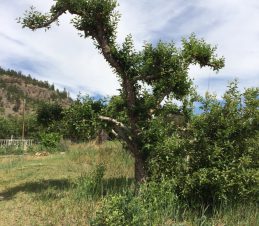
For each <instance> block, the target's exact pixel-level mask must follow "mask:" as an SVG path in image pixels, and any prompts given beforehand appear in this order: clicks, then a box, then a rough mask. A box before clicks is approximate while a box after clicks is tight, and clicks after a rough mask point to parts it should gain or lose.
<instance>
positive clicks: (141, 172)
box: [135, 156, 146, 183]
mask: <svg viewBox="0 0 259 226" xmlns="http://www.w3.org/2000/svg"><path fill="white" fill-rule="evenodd" d="M145 179H146V172H145V167H144V161H143V159H142V158H141V156H135V180H136V182H138V183H142V182H144V181H145Z"/></svg>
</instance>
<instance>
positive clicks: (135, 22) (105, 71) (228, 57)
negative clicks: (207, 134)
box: [0, 0, 259, 98]
mask: <svg viewBox="0 0 259 226" xmlns="http://www.w3.org/2000/svg"><path fill="white" fill-rule="evenodd" d="M53 2H54V1H53V0H44V1H42V0H0V66H1V67H3V68H4V69H8V68H10V69H14V70H17V71H22V72H23V73H24V74H26V75H27V74H30V75H31V76H32V77H34V78H37V79H40V80H44V81H49V83H50V84H52V83H53V84H55V86H56V87H58V88H59V89H63V88H66V90H68V91H69V92H70V94H71V96H72V97H76V96H77V94H79V93H81V94H90V95H91V96H107V95H115V94H117V93H118V89H119V83H118V81H117V78H116V75H114V74H113V72H112V70H111V68H110V67H109V65H108V64H107V63H106V62H105V60H104V59H103V57H102V56H101V55H100V54H99V53H98V51H97V50H96V49H95V47H94V45H93V43H92V41H91V40H90V39H84V38H80V37H79V35H78V32H77V30H76V29H75V28H74V27H73V25H72V24H71V23H70V20H71V18H72V17H71V16H69V15H68V14H66V15H64V16H62V17H61V18H60V26H55V25H53V26H52V28H51V29H50V30H48V31H47V32H45V31H44V30H37V31H35V32H32V31H31V30H29V29H22V28H21V25H20V24H18V23H17V21H16V18H18V17H20V16H23V14H24V12H25V10H26V9H29V7H30V6H31V5H34V6H35V7H36V8H37V9H38V10H39V11H42V12H47V11H48V9H49V8H50V6H51V5H52V4H53ZM118 3H119V8H118V10H119V11H120V13H121V15H122V16H121V21H120V23H119V26H118V40H117V41H118V42H119V43H121V42H122V41H123V40H124V38H125V36H126V35H128V34H132V36H133V39H134V42H135V46H136V49H137V50H141V48H142V46H143V44H144V42H152V43H156V42H158V41H159V40H163V41H167V42H171V41H174V42H175V43H176V44H178V45H180V43H181V39H182V38H183V37H188V36H190V35H191V34H192V33H195V34H196V36H197V37H198V38H204V39H205V40H206V42H208V43H210V44H212V45H216V46H217V48H218V49H217V54H218V56H224V57H225V64H226V65H225V68H224V69H222V70H220V72H219V73H215V72H213V71H212V70H210V69H208V68H204V69H200V68H199V67H198V66H191V67H190V71H189V74H190V77H191V78H193V79H194V83H195V85H196V86H197V90H198V93H199V94H201V95H204V93H205V92H206V91H209V92H212V93H216V94H217V95H218V97H219V98H220V96H221V95H222V94H223V93H224V91H225V90H226V87H227V85H228V82H229V81H233V80H234V79H235V78H236V79H238V81H239V87H240V90H241V91H242V90H244V88H245V87H246V88H248V87H252V86H259V1H258V0H189V1H187V0H185V1H183V0H181V1H180V0H118Z"/></svg>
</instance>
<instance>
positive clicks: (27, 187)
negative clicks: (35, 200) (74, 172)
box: [0, 179, 71, 201]
mask: <svg viewBox="0 0 259 226" xmlns="http://www.w3.org/2000/svg"><path fill="white" fill-rule="evenodd" d="M70 186H71V182H69V180H67V179H49V180H41V181H32V182H26V183H24V184H21V185H18V186H15V187H12V188H8V189H6V190H5V191H3V192H0V198H1V199H0V201H1V200H9V199H12V198H14V197H15V195H16V194H17V193H19V192H26V193H36V194H40V193H43V192H44V191H46V190H47V189H49V188H51V189H53V190H56V191H62V190H66V189H68V188H69V187H70Z"/></svg>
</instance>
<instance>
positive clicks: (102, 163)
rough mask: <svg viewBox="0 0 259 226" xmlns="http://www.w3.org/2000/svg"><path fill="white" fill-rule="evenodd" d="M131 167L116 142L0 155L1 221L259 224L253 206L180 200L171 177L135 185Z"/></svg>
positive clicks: (131, 162)
mask: <svg viewBox="0 0 259 226" xmlns="http://www.w3.org/2000/svg"><path fill="white" fill-rule="evenodd" d="M133 166H134V160H133V158H132V157H131V156H130V155H129V153H127V152H126V151H125V150H124V149H123V148H122V146H121V145H120V144H119V143H117V142H107V143H105V144H103V145H99V146H98V145H95V144H94V143H89V144H76V145H71V146H70V147H69V149H68V151H67V152H66V153H65V154H64V153H62V154H60V153H59V152H56V153H54V154H50V155H49V156H42V157H40V156H34V155H30V154H27V155H25V156H0V178H1V179H0V225H1V226H2V225H3V226H5V225H8V226H9V225H91V224H92V225H116V226H117V225H122V226H123V225H132V226H135V225H141V226H142V225H178V226H180V225H182V226H189V225H211V226H213V225H215V226H223V225H224V226H229V225H230V226H236V225H237V226H238V225H240V226H241V225H242V226H243V225H244V226H245V225H250V226H257V225H259V210H258V206H257V205H256V204H252V203H242V204H240V203H239V204H235V205H234V204H233V205H228V206H223V205H222V206H221V207H218V208H215V209H213V211H208V209H207V208H206V206H205V207H200V208H199V209H194V208H193V207H192V206H187V205H186V204H185V203H183V202H182V201H181V200H179V198H178V197H177V196H176V195H175V193H174V182H173V181H163V182H161V183H155V182H149V183H145V184H143V185H141V186H140V187H135V183H134V180H133V178H134V167H133Z"/></svg>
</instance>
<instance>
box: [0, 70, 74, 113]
mask: <svg viewBox="0 0 259 226" xmlns="http://www.w3.org/2000/svg"><path fill="white" fill-rule="evenodd" d="M24 100H25V101H26V105H25V106H26V112H27V113H28V112H33V111H34V110H35V109H36V107H37V106H38V105H39V104H40V103H42V102H58V103H60V104H61V105H62V106H68V105H70V104H71V103H72V99H71V98H70V97H69V93H68V92H67V91H66V90H64V91H59V90H58V89H55V87H54V85H50V84H49V83H48V82H47V81H44V82H43V81H38V80H36V79H34V78H32V77H31V76H30V75H29V76H25V75H23V74H22V73H21V72H16V71H14V70H4V69H3V68H1V67H0V115H6V116H8V115H21V114H22V112H23V103H24Z"/></svg>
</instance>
